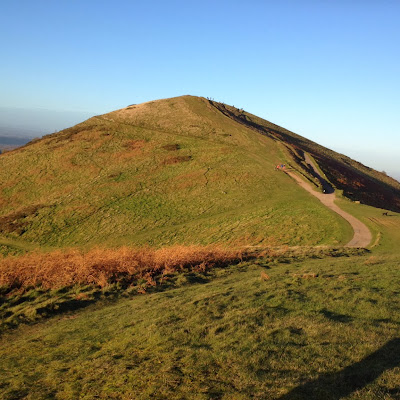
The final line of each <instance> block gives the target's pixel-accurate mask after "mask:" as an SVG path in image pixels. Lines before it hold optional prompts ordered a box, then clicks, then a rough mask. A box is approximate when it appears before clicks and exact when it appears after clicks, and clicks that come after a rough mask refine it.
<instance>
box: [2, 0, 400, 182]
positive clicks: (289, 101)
mask: <svg viewBox="0 0 400 400" xmlns="http://www.w3.org/2000/svg"><path fill="white" fill-rule="evenodd" d="M399 15H400V2H399V1H385V0H381V1H379V0H376V1H368V0H363V1H361V0H352V1H342V0H335V1H334V0H331V1H330V0H328V1H316V0H315V1H311V0H310V1H306V0H297V1H285V0H283V1H254V0H253V1H252V0H249V1H247V2H243V1H241V2H239V1H201V2H199V1H189V0H186V1H151V0H149V1H146V2H139V1H117V2H112V1H99V0H98V1H90V0H85V1H77V0H68V1H67V0H58V1H53V0H52V1H44V0H36V1H34V2H33V1H22V0H16V1H7V2H2V6H1V13H0V51H1V59H2V62H1V63H0V73H1V77H2V79H1V80H0V107H2V108H21V109H47V110H55V111H58V114H57V115H59V116H60V117H59V118H60V126H57V127H55V129H60V128H63V127H65V126H63V124H65V122H64V121H61V120H62V117H61V116H62V112H69V114H68V115H69V116H71V111H73V112H76V116H77V117H76V118H77V121H76V122H78V120H79V118H82V115H86V114H88V115H90V114H100V113H104V112H108V111H112V110H114V109H117V108H121V107H125V106H126V105H128V104H132V103H140V102H143V101H148V100H152V99H158V98H165V97H173V96H179V95H182V94H192V95H199V96H205V97H206V96H209V97H213V98H215V99H216V100H219V101H224V102H226V103H228V104H233V105H235V106H238V107H243V108H244V109H245V110H247V111H250V112H252V113H254V114H257V115H259V116H261V117H264V118H266V119H268V120H270V121H272V122H275V123H277V124H279V125H282V126H284V127H286V128H288V129H290V130H292V131H294V132H296V133H299V134H301V135H303V136H305V137H307V138H309V139H312V140H314V141H316V142H318V143H320V144H323V145H325V146H327V147H330V148H332V149H334V150H337V151H340V152H342V153H345V154H347V155H349V156H351V157H353V158H356V159H358V160H359V161H361V162H363V163H364V164H367V165H369V166H372V167H374V168H377V169H380V170H383V169H384V170H386V171H387V172H389V173H391V174H392V175H395V176H396V177H397V178H400V161H399V157H398V153H399V150H400V129H399V126H400V112H399V110H400V96H399V93H400V77H399V65H400V45H399V43H400V24H399V23H398V20H399ZM42 115H44V113H42ZM22 119H23V118H22ZM1 122H2V121H1V120H0V124H1ZM22 122H26V123H27V124H29V118H27V120H26V121H22ZM19 123H21V121H19ZM43 123H44V124H45V123H46V121H45V120H43Z"/></svg>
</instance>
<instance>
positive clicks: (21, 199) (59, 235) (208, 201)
mask: <svg viewBox="0 0 400 400" xmlns="http://www.w3.org/2000/svg"><path fill="white" fill-rule="evenodd" d="M281 159H282V153H281V150H280V149H279V147H278V146H277V143H276V141H274V140H273V139H271V138H268V137H266V136H263V135H260V134H257V133H256V132H254V131H253V130H251V129H249V128H248V127H245V126H243V125H241V124H238V123H237V122H236V121H234V120H232V119H231V118H228V117H227V116H225V115H223V114H222V113H221V112H220V111H218V110H217V109H216V108H215V107H213V106H212V105H211V104H210V103H209V102H208V101H207V100H206V99H203V98H198V97H192V96H183V97H178V98H173V99H167V100H159V101H154V102H149V103H144V104H140V105H132V106H129V107H127V108H124V109H122V110H118V111H115V112H112V113H109V114H105V115H101V116H97V117H93V118H91V119H89V120H87V121H85V122H83V123H81V124H78V125H76V126H75V127H72V128H70V129H67V130H64V131H62V132H59V133H57V134H53V135H49V136H47V137H45V138H44V139H42V140H40V141H37V142H35V143H32V144H30V145H28V146H26V147H24V148H21V149H18V150H15V151H13V152H9V153H6V154H3V155H1V156H0V244H2V245H3V246H6V240H5V239H7V240H8V241H9V240H14V241H15V242H17V243H18V242H20V243H21V245H22V244H23V243H28V244H29V243H35V244H38V245H41V246H44V245H46V246H51V247H59V246H66V245H68V246H69V245H88V246H91V245H94V244H107V245H117V246H118V245H120V244H139V245H140V244H150V245H156V246H161V245H166V244H175V243H184V244H188V243H191V244H192V243H197V244H208V243H213V242H222V243H229V244H240V245H242V244H263V245H268V244H273V245H280V244H291V245H297V244H325V243H329V244H340V243H345V242H346V241H347V240H348V239H349V238H350V236H351V229H350V227H349V226H348V224H347V223H346V222H345V221H343V220H342V219H341V218H340V217H338V216H336V215H335V214H334V213H332V212H331V211H329V210H327V209H325V208H324V207H323V206H322V205H321V204H320V203H319V202H318V200H316V199H314V198H313V197H312V196H310V195H309V194H308V193H306V192H305V191H303V190H301V189H300V188H299V187H298V186H297V185H296V183H295V182H294V181H292V180H291V179H290V177H288V176H286V175H285V174H283V173H279V172H276V171H275V170H274V166H275V165H276V164H277V163H278V162H280V161H281ZM1 238H3V240H2V239H1Z"/></svg>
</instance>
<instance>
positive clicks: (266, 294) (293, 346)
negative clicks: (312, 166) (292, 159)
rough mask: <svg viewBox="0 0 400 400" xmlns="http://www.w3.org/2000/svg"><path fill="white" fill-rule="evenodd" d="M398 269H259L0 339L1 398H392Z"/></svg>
mask: <svg viewBox="0 0 400 400" xmlns="http://www.w3.org/2000/svg"><path fill="white" fill-rule="evenodd" d="M399 261H400V258H399V257H398V256H388V255H382V256H373V255H372V256H371V255H370V254H368V255H364V256H352V257H344V258H343V257H339V258H338V257H333V258H323V259H318V258H317V259H311V260H310V259H307V260H303V261H301V260H299V261H296V260H295V259H288V260H286V262H277V261H271V260H270V261H265V262H263V261H262V260H260V261H259V262H257V263H244V264H240V265H238V266H232V267H230V268H226V269H219V270H215V271H213V275H212V276H203V278H202V279H200V278H201V277H198V282H197V283H196V282H193V280H191V279H190V277H188V276H185V275H182V276H181V278H180V281H178V282H177V283H176V285H179V284H181V285H183V286H182V287H174V288H170V289H166V290H165V291H163V292H155V293H151V294H147V295H143V296H134V297H131V298H127V299H120V300H119V301H117V302H112V303H108V304H107V303H106V304H104V303H97V304H96V305H94V306H90V307H89V308H87V309H85V310H83V311H80V312H76V313H70V314H67V315H64V316H60V317H55V318H53V319H50V320H48V321H46V322H43V323H39V324H37V325H33V326H23V327H20V328H19V329H18V330H17V331H12V332H10V333H7V334H4V335H3V337H2V339H1V345H0V360H1V361H0V393H1V396H2V398H4V399H17V398H26V399H46V398H48V399H52V398H56V399H77V398H84V399H94V398H104V399H129V398H135V399H150V398H154V399H165V398H168V399H210V398H215V399H248V398H255V399H267V398H268V399H279V398H281V397H282V396H284V394H285V393H288V392H289V391H291V390H293V392H292V394H291V395H290V396H292V397H290V396H289V395H288V396H289V397H285V398H308V399H321V398H326V399H338V398H346V399H363V400H364V399H383V398H385V399H395V398H398V395H399V391H398V388H399V384H400V378H399V377H400V368H399V367H400V360H399V359H398V357H397V359H395V360H393V357H395V356H396V355H398V352H399V350H400V349H399V345H398V342H397V341H396V340H394V339H395V338H398V337H399V327H400V319H399V315H400V302H399V296H398V294H399V293H398V287H399V285H400V270H399V268H398V265H399ZM263 274H267V275H268V277H266V276H265V275H263ZM263 277H264V278H263ZM199 281H200V282H199ZM391 341H392V342H391ZM388 342H390V343H389V345H388V346H389V348H390V349H391V353H390V354H387V353H385V347H384V346H385V344H387V343H388ZM393 346H395V349H393ZM394 350H395V351H394ZM396 352H397V353H396ZM368 356H370V357H372V360H373V362H374V368H373V369H374V371H373V372H371V370H370V368H371V361H368V358H367V357H368ZM396 360H397V361H396ZM346 368H348V370H350V372H351V373H352V374H356V375H355V377H356V378H355V377H354V376H353V379H351V378H349V376H347V375H346V373H347V372H346V371H348V370H346ZM371 374H372V378H371ZM354 379H358V380H359V381H360V382H361V381H362V380H363V379H364V380H365V381H366V383H365V385H364V384H363V385H361V387H356V389H355V382H354ZM299 387H301V391H300V389H299ZM296 388H297V389H296ZM298 393H302V394H301V395H300V397H296V396H299V395H298ZM301 396H304V397H301ZM282 398H283V397H282Z"/></svg>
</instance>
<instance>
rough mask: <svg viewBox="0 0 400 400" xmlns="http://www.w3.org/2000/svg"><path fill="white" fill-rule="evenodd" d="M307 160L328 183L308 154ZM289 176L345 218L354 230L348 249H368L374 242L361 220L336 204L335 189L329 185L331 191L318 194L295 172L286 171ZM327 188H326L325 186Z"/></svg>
mask: <svg viewBox="0 0 400 400" xmlns="http://www.w3.org/2000/svg"><path fill="white" fill-rule="evenodd" d="M305 159H306V162H307V164H309V165H310V166H311V167H312V168H313V169H314V172H315V175H316V176H318V178H319V179H320V180H321V181H323V182H326V181H325V180H324V178H323V177H321V176H320V175H319V173H318V169H317V168H316V166H315V164H314V163H313V161H312V160H311V159H310V157H309V156H308V155H307V154H306V155H305ZM285 172H286V173H287V174H288V175H290V176H291V177H292V178H293V179H294V180H295V181H296V182H297V183H298V184H299V185H300V186H301V187H302V188H303V189H305V190H307V192H309V193H311V194H312V195H313V196H315V197H316V198H317V199H319V200H320V201H321V203H322V204H324V205H325V206H326V207H328V208H330V209H331V210H332V211H334V212H335V213H337V214H339V215H340V216H341V217H343V218H344V219H345V220H346V221H347V222H349V224H350V225H351V227H352V228H353V230H354V236H353V239H351V240H350V242H349V243H347V244H346V247H367V246H368V245H369V244H370V243H371V240H372V235H371V232H370V230H369V229H368V228H367V226H366V225H365V224H363V223H362V222H361V221H360V220H358V219H357V218H355V217H353V216H352V215H350V214H349V213H347V212H346V211H343V210H342V209H341V208H339V207H338V206H337V205H336V204H335V198H336V196H335V192H334V190H333V188H332V187H331V186H330V185H329V184H328V185H329V187H330V189H329V188H327V189H328V190H326V193H320V192H316V191H315V190H314V189H313V188H312V187H311V185H310V184H308V183H306V182H305V181H303V180H302V179H301V178H300V177H299V176H298V175H297V174H296V173H294V172H293V171H285ZM324 188H325V186H324Z"/></svg>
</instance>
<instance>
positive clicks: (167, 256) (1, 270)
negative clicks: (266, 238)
mask: <svg viewBox="0 0 400 400" xmlns="http://www.w3.org/2000/svg"><path fill="white" fill-rule="evenodd" d="M253 256H254V255H251V254H250V253H249V252H247V253H245V254H242V251H240V250H229V249H224V248H221V247H217V246H205V247H204V246H174V247H168V248H161V249H151V248H138V249H132V248H127V247H123V248H120V249H117V250H110V249H100V248H97V249H93V250H90V251H89V252H87V253H83V252H82V251H80V250H77V249H69V250H65V251H61V250H59V251H54V252H51V253H40V252H35V253H29V254H26V255H23V256H19V257H16V256H15V257H6V258H3V259H1V260H0V286H3V287H7V288H10V289H11V288H14V289H17V288H29V287H43V288H45V289H51V288H61V287H65V286H72V285H75V284H93V285H97V286H100V287H104V286H107V285H109V284H112V283H117V282H120V283H121V284H123V285H126V286H128V285H129V284H132V283H133V282H135V281H137V280H138V279H144V280H145V281H146V282H147V284H148V286H154V285H155V284H156V281H155V279H154V277H155V276H161V279H160V281H162V280H163V278H164V276H165V275H168V274H170V273H174V272H177V271H183V270H195V271H205V270H207V269H209V268H211V267H213V266H222V265H226V264H229V263H234V262H238V261H241V260H243V258H246V259H248V258H250V257H253Z"/></svg>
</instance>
